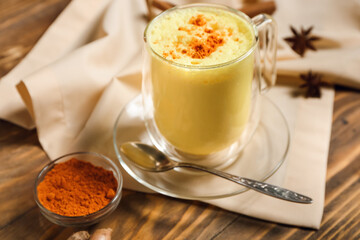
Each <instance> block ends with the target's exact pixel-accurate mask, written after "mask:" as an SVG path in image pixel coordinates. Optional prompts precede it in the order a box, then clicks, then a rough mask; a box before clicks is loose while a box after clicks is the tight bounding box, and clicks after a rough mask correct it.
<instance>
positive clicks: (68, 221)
mask: <svg viewBox="0 0 360 240" xmlns="http://www.w3.org/2000/svg"><path fill="white" fill-rule="evenodd" d="M71 158H76V159H79V160H82V161H85V162H89V163H91V164H93V165H94V166H98V167H102V168H104V169H106V170H110V171H112V172H113V174H114V177H115V178H116V180H117V182H118V187H117V189H116V194H115V197H114V198H113V199H112V200H111V201H110V202H109V204H108V205H106V206H105V207H104V208H102V209H100V210H98V211H97V212H94V213H91V214H88V215H84V216H76V217H69V216H62V215H59V214H56V213H53V212H51V211H50V210H48V209H47V208H45V207H44V206H43V205H42V204H41V202H40V201H39V198H38V194H37V186H38V185H39V184H40V182H42V180H43V179H44V177H45V176H46V174H47V173H48V172H49V171H50V170H51V169H52V168H53V167H54V166H55V164H58V163H61V162H66V161H68V160H70V159H71ZM122 185H123V179H122V175H121V173H120V171H119V169H118V167H117V166H116V164H115V163H114V162H113V161H111V160H110V159H109V158H107V157H105V156H104V155H101V154H98V153H93V152H76V153H69V154H66V155H64V156H61V157H59V158H57V159H55V160H54V161H51V162H50V163H49V164H47V165H46V166H45V167H44V168H43V169H42V170H41V171H40V173H39V175H38V176H37V178H36V180H35V188H34V198H35V202H36V204H37V205H38V206H39V208H40V212H41V214H42V215H43V216H44V217H45V218H47V219H48V220H49V221H50V222H52V223H55V224H58V225H61V226H64V227H84V226H89V225H92V224H95V223H97V222H99V221H101V220H102V219H104V218H105V217H107V216H108V215H110V214H111V213H112V212H113V211H114V210H115V209H116V207H117V206H118V205H119V202H120V199H121V192H122Z"/></svg>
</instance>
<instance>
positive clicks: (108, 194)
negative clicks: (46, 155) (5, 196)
mask: <svg viewBox="0 0 360 240" xmlns="http://www.w3.org/2000/svg"><path fill="white" fill-rule="evenodd" d="M117 185H118V183H117V181H116V179H115V177H114V175H113V173H112V172H111V171H108V170H105V169H104V168H102V167H96V166H94V165H92V164H91V163H87V162H84V161H81V160H78V159H75V158H72V159H70V160H68V161H66V162H63V163H59V164H56V165H55V166H54V168H53V169H52V170H51V171H49V172H48V173H47V174H46V176H45V178H44V180H43V181H42V182H41V183H40V184H39V185H38V187H37V192H38V198H39V201H40V202H41V204H42V205H43V206H44V207H45V208H47V209H48V210H50V211H52V212H54V213H57V214H59V215H63V216H83V215H87V214H91V213H94V212H96V211H98V210H100V209H102V208H103V207H105V206H106V205H107V204H108V203H109V202H110V201H111V200H112V199H113V198H114V197H115V193H116V189H117Z"/></svg>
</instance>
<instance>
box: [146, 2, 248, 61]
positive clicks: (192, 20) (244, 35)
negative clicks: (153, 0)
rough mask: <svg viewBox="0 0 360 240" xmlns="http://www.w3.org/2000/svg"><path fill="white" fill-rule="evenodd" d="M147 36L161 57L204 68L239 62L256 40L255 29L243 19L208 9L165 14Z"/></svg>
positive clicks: (226, 12)
mask: <svg viewBox="0 0 360 240" xmlns="http://www.w3.org/2000/svg"><path fill="white" fill-rule="evenodd" d="M146 37H147V41H149V44H150V46H151V48H152V49H153V50H154V51H155V52H156V53H157V54H159V55H160V56H162V57H164V58H166V59H168V60H170V61H173V62H176V63H180V64H185V65H200V66H207V65H215V64H220V63H225V62H228V61H231V60H233V59H236V58H238V57H239V56H241V55H243V54H244V53H245V52H247V51H248V50H249V49H250V48H251V46H252V45H253V41H254V40H253V39H254V33H253V30H252V28H251V26H250V25H249V24H248V23H247V22H246V21H245V20H243V19H242V18H241V17H239V16H237V15H236V14H234V13H231V12H228V11H224V10H221V9H214V8H208V7H192V8H185V9H176V10H173V11H170V12H168V13H165V15H162V16H160V18H158V19H156V20H155V21H154V22H153V23H151V25H150V26H149V29H148V31H147V36H146ZM198 51H199V53H198Z"/></svg>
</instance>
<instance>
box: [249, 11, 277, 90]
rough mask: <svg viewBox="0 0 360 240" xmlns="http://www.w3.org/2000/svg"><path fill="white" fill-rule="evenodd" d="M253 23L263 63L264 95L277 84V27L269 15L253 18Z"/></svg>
mask: <svg viewBox="0 0 360 240" xmlns="http://www.w3.org/2000/svg"><path fill="white" fill-rule="evenodd" d="M252 21H253V22H254V24H255V26H256V28H257V29H258V35H259V50H260V61H261V63H260V64H259V66H261V67H260V77H259V79H260V89H261V91H260V92H262V93H264V92H266V91H267V90H269V89H270V88H271V87H272V86H274V85H275V82H276V49H277V25H276V23H275V20H274V19H273V18H272V17H271V16H269V15H267V14H259V15H257V16H255V17H253V18H252Z"/></svg>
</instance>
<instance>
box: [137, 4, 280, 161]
mask: <svg viewBox="0 0 360 240" xmlns="http://www.w3.org/2000/svg"><path fill="white" fill-rule="evenodd" d="M191 8H193V9H196V10H198V11H200V12H202V11H203V12H205V13H206V12H207V11H210V12H211V13H215V15H218V16H219V17H223V16H225V17H228V18H229V19H230V21H234V23H233V24H235V26H242V27H241V29H240V30H239V31H240V32H241V31H243V32H244V31H245V33H244V35H245V36H247V40H248V41H249V43H250V44H249V47H248V48H247V49H246V50H244V53H242V54H238V55H236V52H234V51H230V52H229V51H225V50H224V52H223V53H221V52H222V51H221V46H220V47H219V48H218V50H219V52H218V53H217V54H218V56H219V59H221V58H222V57H221V54H235V55H234V56H235V57H233V58H232V59H230V60H228V61H225V62H222V61H219V62H216V61H217V60H216V59H215V61H213V62H211V63H210V64H199V63H198V59H199V57H197V56H196V55H195V56H194V55H193V56H194V59H193V61H190V62H189V63H179V62H177V61H176V56H175V57H173V58H175V60H173V59H171V58H169V57H168V58H167V54H165V53H161V52H159V51H158V50H155V49H154V46H155V44H156V42H155V41H154V40H153V39H157V40H156V41H161V37H159V36H157V37H156V34H159V31H160V33H161V31H162V33H161V34H162V35H163V36H166V34H173V33H172V32H171V31H168V30H167V29H159V27H157V28H156V29H155V28H154V26H156V24H157V22H158V21H167V20H168V19H172V18H174V16H175V17H176V16H181V15H182V14H183V13H182V12H184V14H185V11H186V10H189V9H191ZM174 11H178V14H177V15H176V14H172V13H173V12H174ZM188 12H189V11H188ZM190 12H191V11H190ZM171 14H172V15H171ZM186 14H187V13H186ZM193 17H194V19H193V20H195V21H194V24H197V25H198V26H202V25H203V24H204V23H203V22H202V21H203V19H200V20H199V19H198V20H197V19H196V16H193ZM205 19H206V14H205ZM172 21H174V19H173V20H172ZM191 21H192V20H191ZM196 21H197V22H196ZM175 22H176V21H175ZM171 24H172V23H171V22H169V24H166V22H165V25H164V26H167V27H170V28H171V27H172V26H171ZM198 26H194V27H193V28H192V29H196V27H198ZM216 27H217V26H216V24H215V25H213V28H212V29H210V30H209V29H205V31H208V32H212V31H213V30H214V29H215V28H216ZM178 30H184V31H188V33H187V34H190V35H189V36H188V39H196V38H198V37H201V36H203V35H204V34H203V35H196V34H195V35H194V36H191V34H192V33H191V31H189V30H187V29H180V28H179V29H178ZM190 30H191V29H190ZM227 31H228V35H229V36H230V35H231V33H232V30H228V29H227ZM276 32H277V31H276V24H275V22H274V20H273V19H272V18H271V17H270V16H268V15H265V14H260V15H258V16H256V17H254V18H252V19H250V18H249V17H248V16H247V15H245V14H244V13H242V12H239V11H237V10H235V9H232V8H229V7H226V6H222V5H213V4H190V5H184V6H180V7H175V8H172V9H170V10H167V11H165V12H163V13H162V14H160V15H158V16H157V17H156V18H154V19H153V20H152V21H151V22H150V23H149V24H148V26H147V28H146V29H145V33H144V41H145V49H144V65H143V82H142V98H143V107H144V121H145V125H146V128H147V132H148V134H149V136H150V139H151V141H152V142H153V144H154V145H155V146H156V147H157V148H159V149H160V150H161V151H163V152H164V153H165V154H167V155H169V156H170V157H172V158H173V159H175V160H178V161H187V162H195V163H197V164H203V165H206V166H209V167H219V168H220V167H225V166H227V165H228V164H230V163H231V162H232V161H234V160H235V159H236V158H237V156H239V154H241V151H242V150H243V149H244V147H245V146H246V144H247V143H248V142H249V141H250V139H251V137H252V135H253V134H254V132H255V130H256V127H257V125H258V123H259V113H258V111H259V104H261V103H260V100H261V98H260V94H261V93H262V92H264V91H265V90H266V89H268V88H270V87H271V86H273V85H274V84H275V79H276V70H275V58H276ZM206 36H208V35H206ZM170 37H172V36H170ZM175 39H176V38H175ZM210 40H211V39H210ZM210 40H209V39H206V41H210ZM235 40H237V39H235ZM195 43H196V41H195ZM207 43H209V42H207ZM211 44H219V45H221V44H222V40H219V39H216V41H215V43H214V42H210V45H209V46H213V45H211ZM199 46H200V45H199ZM193 47H194V46H193ZM194 49H195V50H196V49H198V50H199V51H200V53H201V54H203V52H201V51H202V50H203V49H202V47H201V46H200V47H198V48H197V47H196V46H195V47H194ZM179 51H180V52H182V53H185V52H186V51H187V50H186V49H185V50H184V49H182V50H181V49H180V50H179V49H174V50H173V52H171V51H169V54H173V53H177V52H179ZM195 54H197V53H196V52H195ZM205 54H206V52H205ZM212 54H214V53H212Z"/></svg>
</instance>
